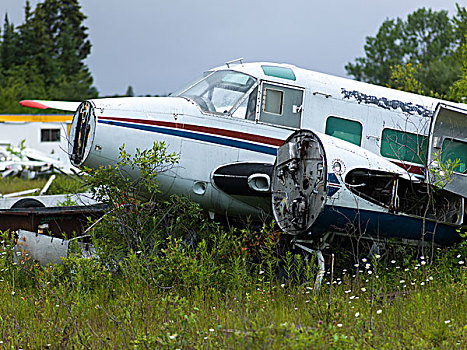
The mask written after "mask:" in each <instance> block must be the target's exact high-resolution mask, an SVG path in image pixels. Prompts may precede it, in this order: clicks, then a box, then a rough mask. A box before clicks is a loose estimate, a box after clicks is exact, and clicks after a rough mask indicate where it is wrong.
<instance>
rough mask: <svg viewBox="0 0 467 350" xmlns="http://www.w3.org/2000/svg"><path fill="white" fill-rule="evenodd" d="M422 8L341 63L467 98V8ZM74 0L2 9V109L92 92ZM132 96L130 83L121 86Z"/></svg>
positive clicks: (378, 79) (384, 81)
mask: <svg viewBox="0 0 467 350" xmlns="http://www.w3.org/2000/svg"><path fill="white" fill-rule="evenodd" d="M456 7H457V13H456V14H455V15H454V16H452V17H450V16H449V14H448V12H447V11H444V10H441V11H433V10H431V9H427V8H421V9H418V10H416V11H414V12H413V13H411V14H409V15H408V16H407V18H406V19H401V18H395V19H387V20H386V21H384V22H383V23H382V25H381V26H380V28H379V30H378V32H377V34H376V35H375V36H374V37H372V36H368V37H367V38H366V43H365V46H364V52H365V56H364V57H358V58H356V59H355V61H354V62H349V63H348V64H347V65H346V66H345V69H346V71H347V73H348V74H349V75H350V76H352V77H354V78H355V79H357V80H361V81H365V82H369V83H372V84H377V85H383V86H388V87H392V88H396V89H400V90H404V91H409V92H414V93H418V94H422V95H427V96H432V97H437V98H443V99H448V100H452V101H457V102H466V96H467V39H466V38H467V10H466V9H465V7H462V6H460V5H456ZM85 19H86V16H85V15H84V14H83V13H82V11H81V6H80V5H79V0H44V1H43V2H41V3H39V4H37V6H36V8H35V9H32V8H31V6H30V3H29V1H26V3H25V8H24V23H23V24H21V25H19V26H15V25H14V24H13V23H10V20H9V18H8V14H6V15H5V19H4V24H3V28H0V114H1V113H25V112H27V113H31V112H32V110H30V109H28V110H26V109H24V108H23V107H21V106H20V105H19V104H18V101H20V100H22V99H53V100H69V101H81V100H83V99H88V98H96V97H97V96H98V91H97V90H96V88H95V87H93V78H92V75H91V72H90V71H89V69H88V67H87V66H86V64H85V59H86V58H87V57H88V55H89V54H90V52H91V46H92V45H91V42H90V40H89V38H88V28H87V27H86V26H85V25H84V24H83V22H84V20H85ZM126 95H127V96H131V95H133V89H132V88H131V86H130V87H129V88H128V91H127V93H126Z"/></svg>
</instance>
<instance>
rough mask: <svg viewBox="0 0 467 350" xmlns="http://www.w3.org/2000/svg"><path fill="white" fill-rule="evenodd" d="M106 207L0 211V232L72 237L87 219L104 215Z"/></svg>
mask: <svg viewBox="0 0 467 350" xmlns="http://www.w3.org/2000/svg"><path fill="white" fill-rule="evenodd" d="M105 210H106V206H105V205H103V204H97V205H91V206H86V207H83V206H71V207H48V208H15V209H6V210H0V230H1V231H6V230H10V232H11V231H16V230H19V229H23V230H27V231H32V232H38V231H39V230H41V231H42V232H44V233H47V234H49V235H51V236H54V237H64V236H66V237H73V236H76V235H80V234H82V232H83V231H84V230H85V228H86V227H87V225H88V218H91V219H92V220H95V219H97V218H99V217H101V216H103V215H104V213H105Z"/></svg>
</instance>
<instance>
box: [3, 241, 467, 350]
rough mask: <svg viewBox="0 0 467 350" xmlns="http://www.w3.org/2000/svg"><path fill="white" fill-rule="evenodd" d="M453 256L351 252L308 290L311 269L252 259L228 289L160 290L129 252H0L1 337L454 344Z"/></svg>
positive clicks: (18, 342)
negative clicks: (57, 257)
mask: <svg viewBox="0 0 467 350" xmlns="http://www.w3.org/2000/svg"><path fill="white" fill-rule="evenodd" d="M464 251H465V249H464ZM6 252H7V251H6V250H4V253H3V254H2V257H4V256H6V255H7V253H6ZM453 254H457V253H450V256H449V257H446V256H444V257H443V258H442V259H441V260H437V261H434V262H433V263H431V262H429V263H425V262H426V260H425V259H418V260H413V261H411V262H410V263H408V264H405V265H403V264H402V262H400V261H395V260H392V262H391V261H389V260H387V259H385V258H380V259H379V260H378V259H375V260H374V261H372V262H368V261H361V263H360V264H359V267H354V268H353V269H352V270H350V269H348V270H345V269H343V270H340V271H339V272H335V273H334V275H333V278H332V281H331V276H330V274H327V276H326V278H325V281H324V284H323V286H322V288H321V289H320V291H319V294H318V295H316V294H314V292H313V290H312V287H311V286H312V282H313V278H312V277H314V275H313V276H311V275H310V276H308V277H309V280H307V278H306V277H305V278H304V277H302V280H301V282H304V284H302V285H300V284H297V283H296V282H294V283H289V282H286V283H281V282H283V281H277V280H274V279H272V278H269V276H268V273H267V272H265V271H263V270H261V267H259V268H258V269H256V272H255V275H253V276H249V277H244V278H242V279H243V282H242V280H240V281H238V282H236V283H238V284H237V285H235V283H233V284H230V285H229V288H222V287H221V286H220V285H216V284H215V283H213V284H212V287H209V284H207V285H206V284H203V283H198V284H193V283H190V282H189V281H187V285H184V284H183V282H181V283H179V284H177V286H176V287H175V288H169V289H166V288H163V286H160V285H159V286H158V285H157V283H154V281H151V278H149V277H148V276H147V275H145V274H144V273H140V271H141V270H140V267H138V264H139V262H138V261H139V260H134V262H133V263H132V264H133V265H127V269H126V270H125V271H121V272H119V273H115V272H114V273H110V272H109V271H108V270H107V269H106V268H105V267H104V266H103V265H102V264H101V262H99V261H98V260H96V259H91V260H82V259H72V260H71V261H69V262H67V263H66V264H65V266H62V267H55V268H46V269H40V268H35V267H28V268H21V267H18V266H16V265H8V262H6V260H2V261H3V262H2V264H3V265H2V269H1V280H2V281H1V282H0V310H1V311H0V341H1V343H0V345H2V346H3V347H14V348H48V347H50V348H63V347H76V348H169V349H171V348H173V349H176V348H180V349H182V348H183V349H194V348H195V349H197V348H231V349H252V348H253V349H256V348H261V349H264V348H275V349H279V348H284V347H286V348H292V349H293V348H297V349H302V348H305V347H309V348H326V349H327V348H338V349H346V348H349V349H354V348H363V349H367V348H368V349H371V348H377V349H394V348H413V349H432V348H441V349H456V348H458V349H465V348H466V344H467V285H466V282H467V279H466V277H467V271H466V269H465V267H464V266H465V265H464V263H463V262H464V260H465V257H464V256H462V254H460V255H459V254H457V255H453ZM429 265H431V266H429ZM359 271H360V272H359ZM370 272H371V273H370ZM168 273H170V272H168ZM171 273H173V274H183V273H184V272H182V270H179V269H178V266H173V270H172V272H171ZM213 273H214V274H219V275H222V274H229V273H232V271H221V270H219V271H214V272H213ZM240 273H241V271H240ZM156 276H157V275H156ZM291 276H292V278H291V279H289V281H293V274H292V275H291ZM229 278H230V280H232V281H234V280H235V276H233V275H231V276H230V277H229ZM156 279H157V278H156ZM245 279H246V280H245ZM307 282H309V283H307ZM331 282H332V283H331ZM331 285H332V291H331Z"/></svg>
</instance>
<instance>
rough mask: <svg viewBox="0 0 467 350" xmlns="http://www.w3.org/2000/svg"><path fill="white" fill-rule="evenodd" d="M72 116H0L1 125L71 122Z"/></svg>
mask: <svg viewBox="0 0 467 350" xmlns="http://www.w3.org/2000/svg"><path fill="white" fill-rule="evenodd" d="M72 119H73V115H72V114H0V123H4V122H16V123H21V122H23V123H27V122H43V123H48V122H61V123H66V122H71V121H72Z"/></svg>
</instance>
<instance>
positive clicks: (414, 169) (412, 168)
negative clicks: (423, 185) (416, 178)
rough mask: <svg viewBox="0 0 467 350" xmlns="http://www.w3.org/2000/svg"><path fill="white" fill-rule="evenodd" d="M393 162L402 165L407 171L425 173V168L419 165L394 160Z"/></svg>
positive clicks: (418, 173)
mask: <svg viewBox="0 0 467 350" xmlns="http://www.w3.org/2000/svg"><path fill="white" fill-rule="evenodd" d="M391 163H393V164H395V165H397V166H400V167H401V168H402V169H404V170H406V171H407V172H409V173H411V174H417V175H424V174H425V169H424V168H423V167H421V166H418V165H410V164H404V163H400V162H394V161H391Z"/></svg>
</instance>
